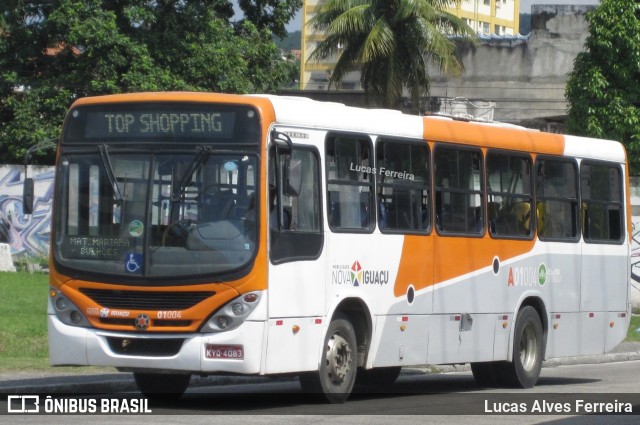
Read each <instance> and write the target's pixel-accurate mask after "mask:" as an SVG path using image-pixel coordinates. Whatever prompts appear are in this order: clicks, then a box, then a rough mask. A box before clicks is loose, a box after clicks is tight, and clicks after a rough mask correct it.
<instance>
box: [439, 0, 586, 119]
mask: <svg viewBox="0 0 640 425" xmlns="http://www.w3.org/2000/svg"><path fill="white" fill-rule="evenodd" d="M594 7H595V6H571V5H533V6H532V32H531V34H530V35H528V36H526V37H520V38H514V37H511V38H497V37H494V38H486V39H483V40H481V41H480V42H479V43H478V44H477V45H469V44H461V45H460V46H459V47H458V52H459V54H460V56H461V58H462V62H463V64H464V67H465V71H464V73H463V74H462V75H461V76H460V77H459V78H451V77H446V76H442V75H440V74H439V72H438V71H437V70H435V69H434V70H432V72H431V74H430V75H432V77H431V95H432V96H440V97H447V98H455V97H464V98H467V99H482V100H487V101H493V102H495V103H496V107H495V111H494V119H495V120H497V121H504V122H514V123H520V124H523V123H525V122H526V121H535V120H540V121H544V122H562V121H563V117H564V116H565V115H566V110H567V103H566V100H565V96H564V92H565V85H566V81H567V74H568V73H569V72H571V70H572V69H573V61H574V59H575V57H576V56H577V54H578V53H579V52H581V51H582V50H583V47H584V41H585V39H586V36H587V35H588V23H587V21H586V19H585V14H586V13H587V12H588V11H589V10H592V9H593V8H594ZM525 125H526V123H525ZM529 126H531V127H536V126H535V125H529ZM543 129H546V130H555V129H554V128H544V127H543Z"/></svg>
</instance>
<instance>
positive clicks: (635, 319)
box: [627, 309, 640, 342]
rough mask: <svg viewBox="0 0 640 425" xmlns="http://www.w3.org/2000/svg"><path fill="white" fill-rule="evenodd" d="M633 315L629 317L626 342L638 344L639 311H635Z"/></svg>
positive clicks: (639, 332)
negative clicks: (629, 322)
mask: <svg viewBox="0 0 640 425" xmlns="http://www.w3.org/2000/svg"><path fill="white" fill-rule="evenodd" d="M635 313H636V314H635V315H632V316H631V324H630V325H629V330H628V331H627V341H633V342H640V309H636V310H635Z"/></svg>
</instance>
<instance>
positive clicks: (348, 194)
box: [325, 134, 375, 232]
mask: <svg viewBox="0 0 640 425" xmlns="http://www.w3.org/2000/svg"><path fill="white" fill-rule="evenodd" d="M325 149H326V162H327V163H326V175H327V214H328V221H329V226H330V227H331V229H332V230H334V231H338V232H367V231H371V230H373V223H374V217H375V208H374V199H373V198H374V197H373V183H374V179H375V170H374V168H373V167H374V165H373V157H372V148H371V141H370V139H369V138H368V137H367V136H353V135H348V136H346V135H331V134H330V135H329V136H328V137H327V140H326V146H325Z"/></svg>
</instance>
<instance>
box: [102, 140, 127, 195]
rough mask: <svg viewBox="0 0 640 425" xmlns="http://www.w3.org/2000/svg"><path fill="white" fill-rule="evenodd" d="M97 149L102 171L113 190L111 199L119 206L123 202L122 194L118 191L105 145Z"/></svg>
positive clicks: (118, 187)
mask: <svg viewBox="0 0 640 425" xmlns="http://www.w3.org/2000/svg"><path fill="white" fill-rule="evenodd" d="M98 149H99V150H100V158H101V159H102V165H103V167H104V171H105V172H106V173H107V178H108V179H109V183H111V187H112V188H113V199H114V200H115V201H116V203H117V204H121V203H122V200H123V198H122V192H121V191H120V186H119V185H118V181H117V180H116V176H115V174H114V173H113V166H112V165H111V158H110V157H109V152H108V150H107V145H100V146H98Z"/></svg>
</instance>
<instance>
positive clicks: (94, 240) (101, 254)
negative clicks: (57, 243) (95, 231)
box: [64, 236, 135, 260]
mask: <svg viewBox="0 0 640 425" xmlns="http://www.w3.org/2000/svg"><path fill="white" fill-rule="evenodd" d="M134 246H135V242H134V239H133V238H110V237H101V236H66V237H65V244H64V248H65V249H64V256H65V257H66V258H82V259H89V260H121V259H122V258H124V255H125V253H126V252H128V251H130V250H131V249H132V248H133V247H134Z"/></svg>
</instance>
